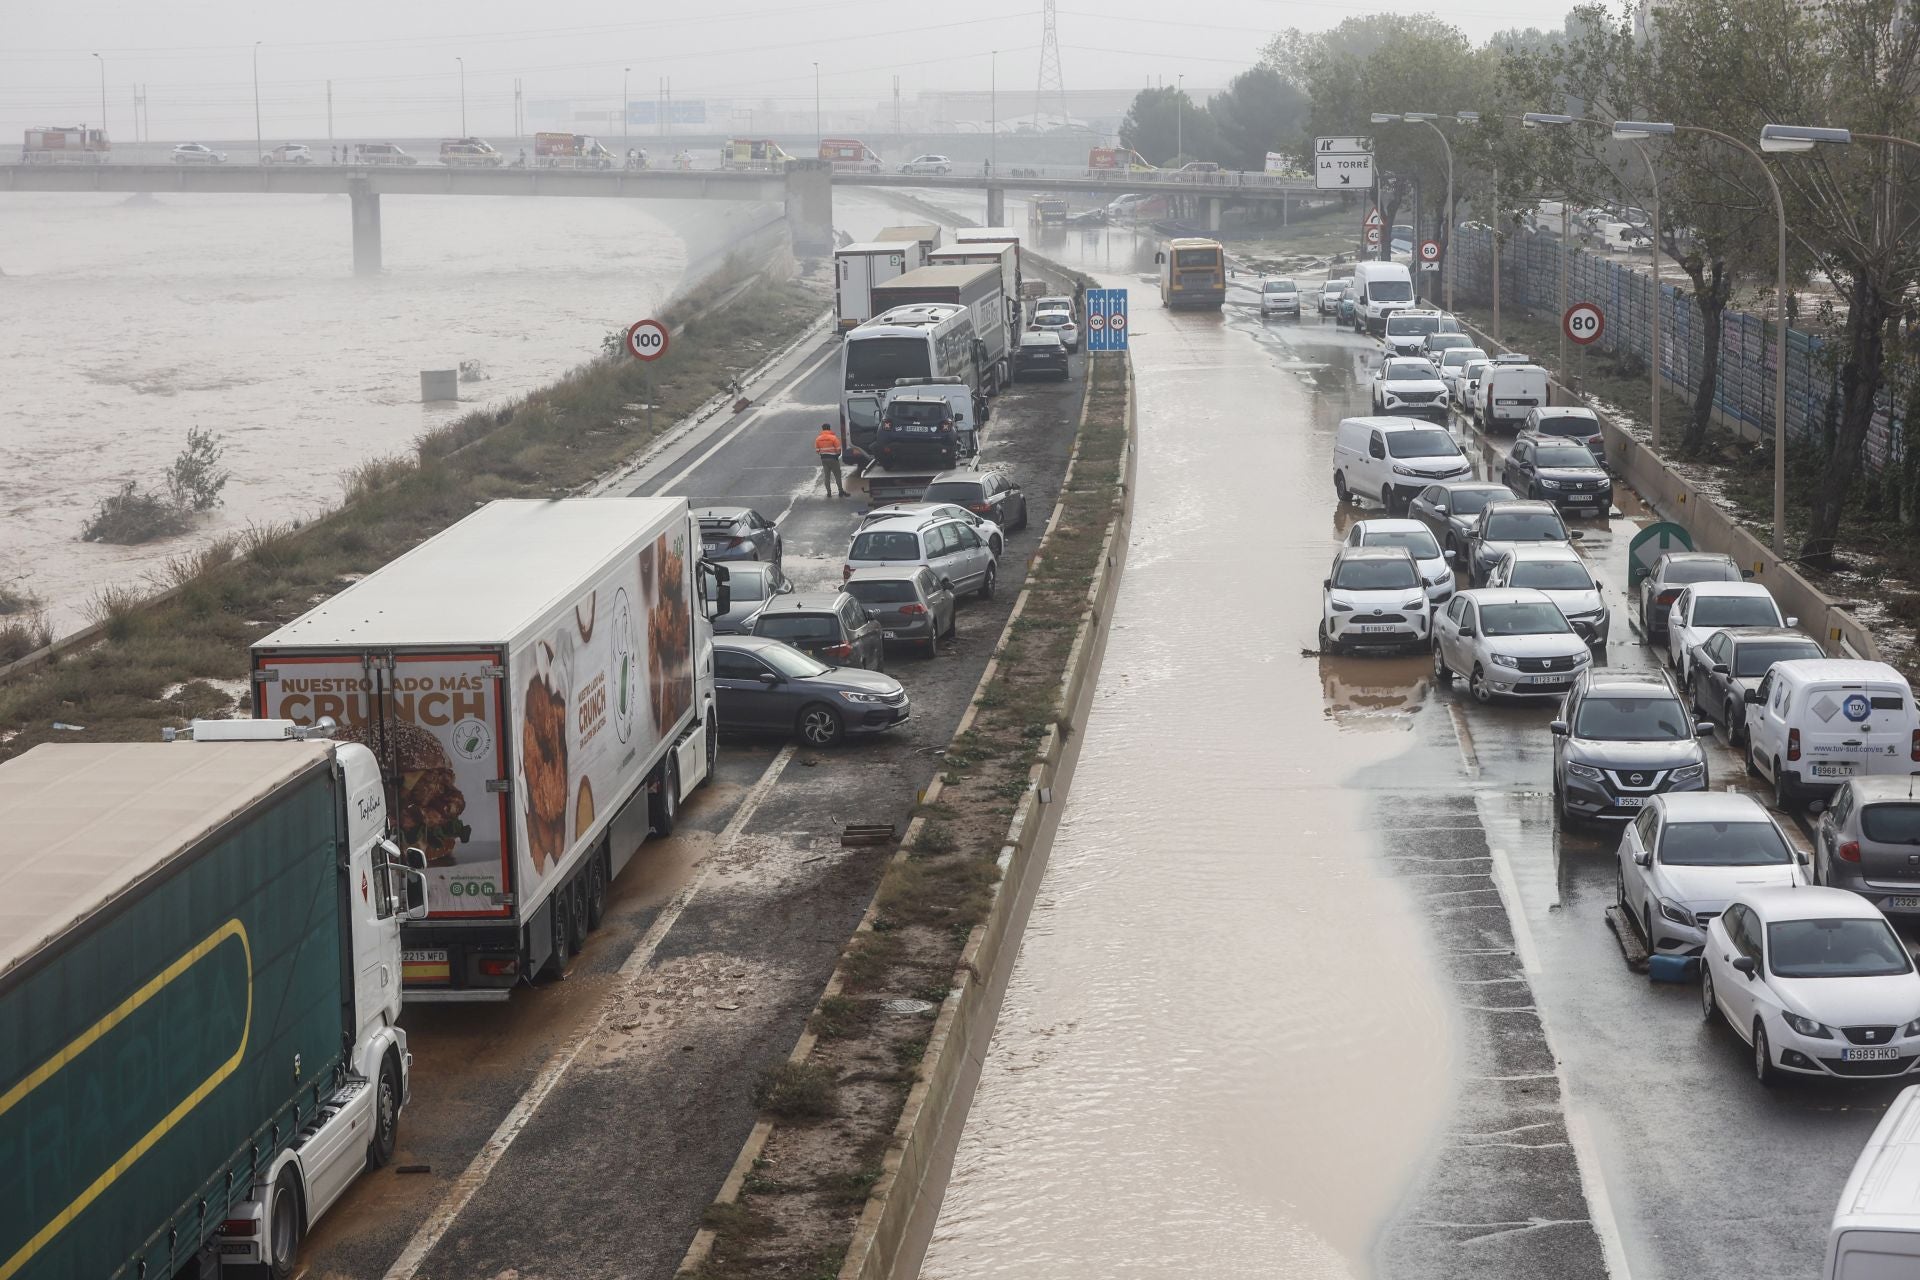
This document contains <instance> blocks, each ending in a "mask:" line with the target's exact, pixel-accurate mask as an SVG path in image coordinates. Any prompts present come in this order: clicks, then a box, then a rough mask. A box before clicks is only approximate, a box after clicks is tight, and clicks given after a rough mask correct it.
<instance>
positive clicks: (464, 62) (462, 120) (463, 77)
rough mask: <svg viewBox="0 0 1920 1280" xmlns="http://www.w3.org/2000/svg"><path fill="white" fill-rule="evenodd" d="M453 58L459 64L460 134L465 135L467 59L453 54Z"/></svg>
mask: <svg viewBox="0 0 1920 1280" xmlns="http://www.w3.org/2000/svg"><path fill="white" fill-rule="evenodd" d="M453 60H454V61H455V62H457V63H459V64H460V136H461V137H463V138H464V137H466V136H467V60H466V59H465V58H463V57H461V56H460V55H459V54H455V55H454V57H453Z"/></svg>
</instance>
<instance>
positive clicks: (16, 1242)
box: [0, 721, 426, 1280]
mask: <svg viewBox="0 0 1920 1280" xmlns="http://www.w3.org/2000/svg"><path fill="white" fill-rule="evenodd" d="M193 728H194V732H193V733H192V734H191V736H192V737H193V739H194V740H193V741H187V742H171V743H160V742H142V743H75V744H64V743H62V744H48V745H45V746H39V747H35V748H34V749H33V750H31V751H28V752H26V753H25V754H23V755H21V756H18V757H16V758H15V759H12V760H9V761H7V762H6V763H5V764H0V831H4V832H5V833H6V835H5V837H4V839H5V844H6V857H5V859H4V862H3V863H0V886H4V895H0V902H3V903H4V905H0V1090H3V1092H0V1151H5V1152H6V1160H5V1162H4V1164H0V1197H4V1203H5V1205H6V1212H5V1213H3V1214H0V1275H6V1276H9V1277H15V1278H16V1280H30V1278H31V1280H56V1278H58V1280H68V1278H70V1277H81V1276H87V1277H108V1276H119V1277H128V1278H129V1280H131V1277H136V1276H148V1277H155V1278H157V1280H166V1278H167V1277H172V1276H185V1275H210V1274H211V1273H212V1271H213V1269H214V1268H215V1267H216V1266H221V1265H225V1266H230V1267H238V1268H244V1269H247V1270H248V1271H250V1272H251V1273H252V1274H258V1275H263V1276H265V1275H273V1276H285V1275H290V1274H291V1273H292V1271H293V1266H294V1260H295V1255H296V1253H297V1252H298V1249H299V1246H300V1240H301V1236H302V1235H303V1234H304V1233H305V1231H306V1229H307V1228H308V1227H309V1226H310V1225H311V1224H312V1223H313V1222H314V1221H315V1220H316V1219H318V1218H319V1217H320V1216H321V1215H322V1214H324V1213H325V1212H326V1211H327V1209H328V1208H329V1207H331V1206H332V1205H333V1204H334V1203H335V1202H336V1201H337V1200H338V1199H339V1197H340V1195H341V1194H342V1193H343V1192H344V1191H345V1190H346V1189H347V1187H348V1186H349V1185H351V1184H352V1182H353V1180H354V1178H355V1177H356V1176H357V1175H358V1174H359V1173H360V1171H361V1170H363V1169H365V1168H368V1167H370V1166H378V1165H381V1164H384V1163H386V1162H387V1161H388V1160H389V1159H391V1158H392V1156H393V1154H394V1149H395V1146H396V1143H397V1141H398V1135H399V1123H400V1115H401V1111H402V1109H403V1108H404V1107H405V1105H406V1101H407V1088H408V1068H409V1065H410V1058H409V1056H408V1053H407V1036H406V1032H404V1031H403V1030H401V1029H400V1027H399V1026H398V1025H397V1019H398V1018H399V1016H400V928H401V924H402V921H403V920H404V919H405V918H406V917H407V916H409V915H410V914H415V913H419V912H423V911H424V910H425V891H426V886H425V879H424V875H423V873H422V870H421V868H420V866H419V865H418V864H419V863H420V862H421V861H423V859H422V858H421V857H420V856H419V855H413V865H409V863H408V861H407V860H406V857H405V856H404V855H402V854H401V852H400V851H399V850H398V849H396V848H395V846H394V844H393V842H392V841H391V839H389V833H388V827H387V810H386V800H385V796H384V794H383V789H382V787H381V785H380V771H379V766H378V765H377V764H376V762H375V761H374V758H373V753H372V752H370V751H368V750H367V748H365V747H364V746H357V745H351V744H337V743H333V742H329V741H327V740H326V739H325V738H324V736H306V735H305V733H304V731H302V730H297V729H296V728H295V727H294V726H293V725H292V724H289V723H287V722H285V721H279V722H259V721H201V722H198V723H197V724H196V725H195V726H194V727H193Z"/></svg>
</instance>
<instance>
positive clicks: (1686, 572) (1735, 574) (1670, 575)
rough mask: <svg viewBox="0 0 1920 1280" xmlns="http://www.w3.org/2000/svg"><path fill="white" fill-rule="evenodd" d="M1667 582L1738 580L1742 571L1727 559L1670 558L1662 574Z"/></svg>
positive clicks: (1663, 580)
mask: <svg viewBox="0 0 1920 1280" xmlns="http://www.w3.org/2000/svg"><path fill="white" fill-rule="evenodd" d="M1660 581H1662V582H1666V583H1684V582H1738V581H1740V571H1739V570H1738V569H1736V568H1734V567H1733V564H1732V562H1731V561H1727V560H1669V561H1668V562H1667V567H1666V569H1665V570H1664V571H1663V572H1662V573H1661V574H1660Z"/></svg>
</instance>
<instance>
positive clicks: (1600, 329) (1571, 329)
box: [1560, 302, 1607, 347]
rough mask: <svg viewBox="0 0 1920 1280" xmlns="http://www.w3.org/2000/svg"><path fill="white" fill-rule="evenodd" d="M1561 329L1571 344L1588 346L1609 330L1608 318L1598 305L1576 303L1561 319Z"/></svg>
mask: <svg viewBox="0 0 1920 1280" xmlns="http://www.w3.org/2000/svg"><path fill="white" fill-rule="evenodd" d="M1560 327H1561V329H1563V330H1564V331H1565V332H1566V335H1567V340H1568V341H1569V342H1576V343H1578V344H1579V345H1581V346H1583V347H1584V346H1586V345H1587V344H1588V343H1590V342H1594V341H1596V340H1598V338H1599V337H1600V335H1601V334H1603V333H1605V332H1606V330H1607V317H1606V315H1605V314H1604V313H1603V312H1602V311H1601V310H1600V306H1599V304H1598V303H1594V302H1576V303H1574V304H1573V305H1572V306H1570V307H1568V308H1567V314H1566V315H1564V316H1561V317H1560Z"/></svg>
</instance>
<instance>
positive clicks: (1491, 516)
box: [1480, 511, 1567, 542]
mask: <svg viewBox="0 0 1920 1280" xmlns="http://www.w3.org/2000/svg"><path fill="white" fill-rule="evenodd" d="M1480 536H1481V537H1483V538H1485V539H1486V540H1487V541H1488V542H1565V541H1566V540H1567V527H1566V526H1565V525H1563V524H1561V523H1560V517H1559V516H1556V515H1555V514H1553V512H1551V511H1491V512H1488V513H1487V519H1486V523H1485V527H1484V528H1482V529H1481V530H1480Z"/></svg>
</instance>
